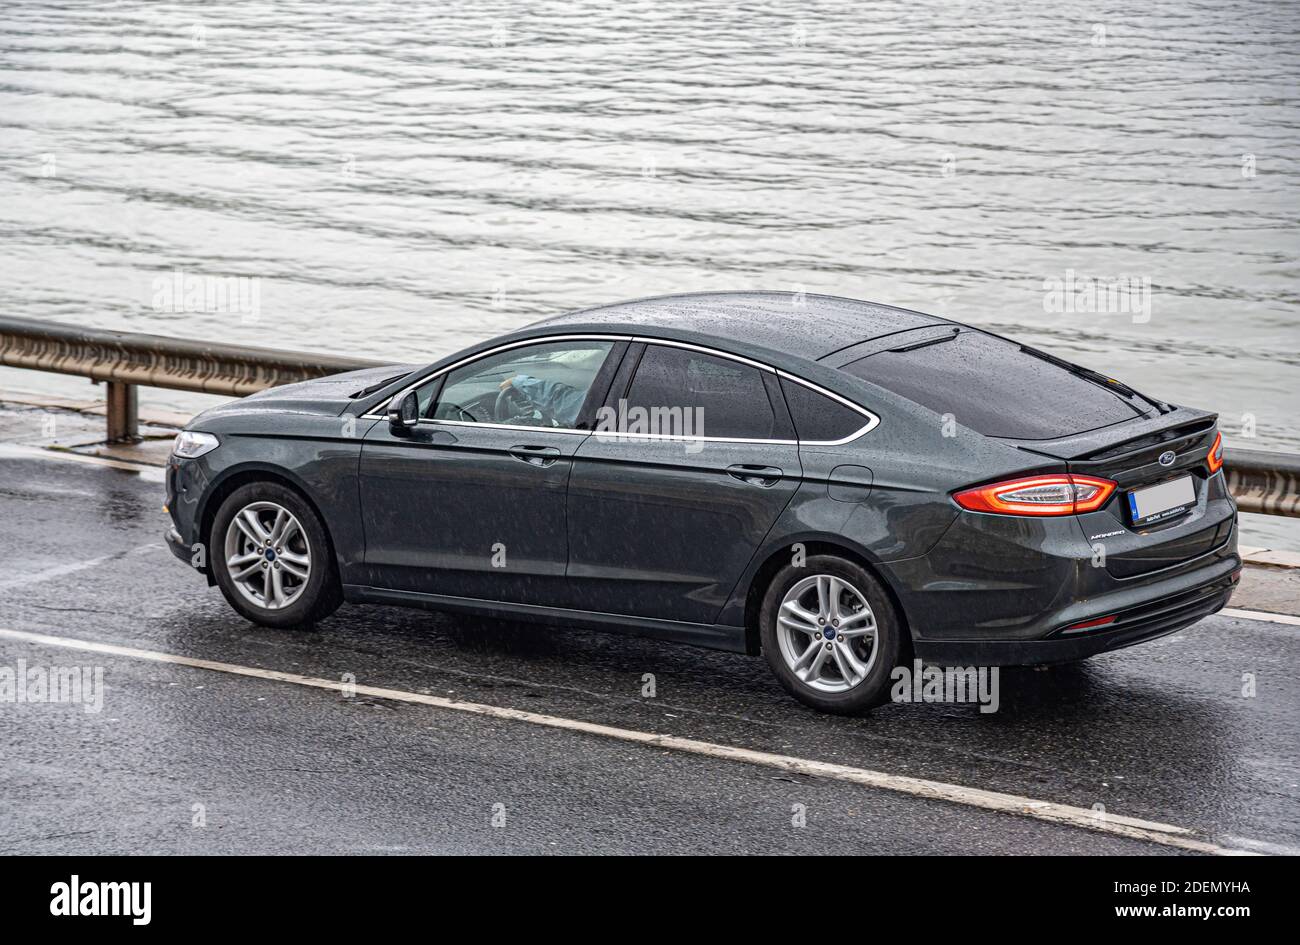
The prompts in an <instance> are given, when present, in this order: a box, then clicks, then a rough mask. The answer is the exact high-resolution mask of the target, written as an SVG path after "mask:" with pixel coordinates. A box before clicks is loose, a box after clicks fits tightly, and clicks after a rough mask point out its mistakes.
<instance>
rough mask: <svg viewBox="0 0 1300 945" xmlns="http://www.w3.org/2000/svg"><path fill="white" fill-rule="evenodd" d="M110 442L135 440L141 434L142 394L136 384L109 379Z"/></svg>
mask: <svg viewBox="0 0 1300 945" xmlns="http://www.w3.org/2000/svg"><path fill="white" fill-rule="evenodd" d="M106 386H107V387H108V411H107V413H108V442H110V443H116V442H119V441H121V440H134V439H137V438H139V436H140V396H139V390H138V388H137V387H136V386H135V385H134V384H123V383H121V382H120V381H109V382H108V383H107V385H106Z"/></svg>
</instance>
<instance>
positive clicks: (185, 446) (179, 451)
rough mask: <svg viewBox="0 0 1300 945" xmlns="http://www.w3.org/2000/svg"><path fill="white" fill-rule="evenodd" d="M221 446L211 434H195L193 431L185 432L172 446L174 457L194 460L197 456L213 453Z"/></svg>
mask: <svg viewBox="0 0 1300 945" xmlns="http://www.w3.org/2000/svg"><path fill="white" fill-rule="evenodd" d="M220 445H221V441H220V440H218V439H217V438H216V437H215V436H213V435H212V434H211V433H195V432H194V431H193V430H185V431H184V432H182V433H180V434H179V435H178V436H177V437H176V442H175V443H173V444H172V455H173V456H179V457H181V458H182V459H194V457H196V456H202V455H203V454H204V453H211V452H212V451H213V450H214V449H216V448H217V447H218V446H220Z"/></svg>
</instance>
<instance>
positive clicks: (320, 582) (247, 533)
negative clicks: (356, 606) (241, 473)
mask: <svg viewBox="0 0 1300 945" xmlns="http://www.w3.org/2000/svg"><path fill="white" fill-rule="evenodd" d="M208 551H209V556H210V558H211V561H212V567H213V570H214V572H215V575H216V578H217V584H218V585H219V586H220V588H221V593H222V594H224V595H225V597H226V600H227V601H229V602H230V606H232V607H234V608H235V610H237V611H239V613H241V614H242V615H243V616H245V617H247V618H248V619H249V620H251V621H253V622H254V623H259V624H262V625H263V626H267V627H295V626H300V625H304V624H311V623H314V622H315V621H317V620H320V619H322V618H324V617H327V616H329V615H330V614H332V613H333V612H334V611H335V610H336V609H338V606H339V604H340V603H341V602H342V600H343V596H342V590H341V588H340V586H339V579H338V575H337V572H336V569H335V565H334V553H333V549H332V548H331V547H330V541H329V536H328V535H326V533H325V526H324V525H323V524H322V523H321V521H320V518H319V517H318V516H317V515H316V513H315V511H314V510H313V509H312V507H311V506H310V505H308V504H307V502H306V501H305V500H304V499H303V498H302V497H301V496H300V495H298V493H296V492H294V491H293V490H292V489H288V488H286V487H285V486H282V485H279V484H278V483H272V482H254V483H250V484H248V485H246V486H241V487H240V488H238V489H236V490H235V491H234V492H232V493H231V494H230V495H229V496H227V497H226V500H225V501H224V502H222V503H221V507H220V508H219V509H217V514H216V517H215V518H214V519H213V522H212V531H211V533H210V535H209V548H208Z"/></svg>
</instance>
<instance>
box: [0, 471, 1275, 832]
mask: <svg viewBox="0 0 1300 945" xmlns="http://www.w3.org/2000/svg"><path fill="white" fill-rule="evenodd" d="M161 502H162V484H161V475H160V473H159V472H158V471H157V470H150V471H145V472H142V473H136V472H129V471H124V470H121V469H116V468H108V467H104V466H101V465H96V464H92V463H88V462H73V461H64V460H53V459H46V458H39V457H37V456H35V455H34V454H27V453H24V452H21V451H17V450H11V451H8V452H6V451H0V668H3V667H10V668H16V667H17V666H18V661H19V660H24V661H25V665H26V666H28V667H32V666H37V667H73V666H86V667H100V668H102V669H103V681H104V685H105V689H104V701H103V707H102V711H99V712H87V711H85V710H84V707H79V706H76V705H69V704H57V703H48V702H44V703H42V702H30V701H29V702H20V703H13V702H10V703H5V702H0V718H2V719H3V723H4V724H2V725H0V752H3V759H4V761H3V764H2V765H0V792H2V793H3V797H4V798H5V801H4V803H3V804H0V852H7V853H388V852H391V853H455V852H461V853H579V852H590V853H688V852H689V853H715V852H716V853H948V854H954V853H957V854H959V853H1008V854H1015V853H1034V852H1046V853H1142V854H1178V853H1187V852H1189V849H1188V845H1187V844H1182V845H1180V844H1181V840H1180V839H1178V838H1183V839H1187V840H1189V841H1190V842H1191V846H1192V847H1193V848H1195V845H1196V844H1201V843H1204V844H1208V845H1211V846H1214V847H1221V848H1226V849H1229V850H1247V851H1255V852H1294V851H1297V850H1300V801H1297V796H1298V795H1300V787H1298V785H1300V759H1298V757H1297V754H1298V753H1297V746H1300V626H1295V625H1288V624H1286V623H1281V622H1271V621H1266V620H1254V619H1239V618H1233V617H1226V616H1223V615H1216V616H1215V617H1212V618H1209V619H1207V620H1205V621H1203V622H1202V623H1200V624H1199V625H1197V626H1196V627H1194V628H1192V629H1190V630H1186V631H1183V632H1181V633H1179V634H1176V635H1174V636H1172V637H1168V638H1165V639H1163V640H1159V641H1156V642H1154V643H1151V644H1147V645H1144V646H1139V647H1135V648H1133V649H1129V650H1125V651H1122V652H1120V653H1115V654H1111V655H1108V656H1105V657H1100V658H1096V659H1093V660H1091V661H1089V662H1087V663H1084V664H1081V665H1079V666H1076V667H1065V668H1055V669H1051V670H1045V671H1044V670H1038V671H1035V670H1028V669H1025V670H1018V669H1011V670H1004V671H1003V673H1002V678H1001V705H1000V708H999V711H997V712H996V713H992V714H981V713H980V712H979V711H978V708H977V707H976V706H973V705H891V706H887V707H884V708H882V709H880V710H877V711H876V712H875V713H873V714H871V715H870V716H868V717H863V718H852V719H846V718H836V717H829V716H822V715H818V714H816V713H814V712H811V711H809V710H806V709H804V708H802V707H801V706H799V705H798V704H797V703H795V702H793V701H792V700H791V699H789V698H788V697H787V696H786V695H785V694H784V693H783V692H782V691H781V690H780V688H779V687H778V686H777V684H776V683H775V681H774V680H773V679H772V678H771V677H770V676H769V674H768V671H767V669H766V667H765V665H764V664H763V662H762V661H761V660H757V659H752V658H747V657H743V656H737V655H732V654H725V653H716V652H711V651H707V650H701V649H695V648H692V647H684V646H674V645H670V644H665V643H658V642H654V641H647V640H640V639H636V638H631V637H626V636H621V635H613V634H602V633H594V632H587V631H580V630H561V629H548V628H541V627H526V626H521V625H504V626H500V627H498V628H495V629H491V630H486V629H484V628H482V627H475V626H468V625H465V624H464V623H462V622H459V621H458V620H456V619H455V618H451V617H445V616H440V615H434V614H428V613H424V612H420V611H410V610H401V609H396V608H359V607H352V606H344V607H343V608H342V609H341V610H340V611H339V612H338V614H337V615H335V616H334V617H333V618H331V619H330V620H329V621H327V622H324V623H322V625H321V626H320V627H319V628H318V629H317V630H316V631H314V632H305V631H300V632H279V631H272V630H266V629H262V628H259V627H256V626H253V625H250V624H248V623H247V622H245V621H243V620H242V619H240V618H239V617H238V616H237V615H236V614H235V613H234V612H233V611H232V610H231V609H230V608H229V607H228V606H227V605H226V603H225V601H224V600H223V599H222V597H221V595H220V593H219V592H218V591H217V590H216V589H214V588H209V587H208V586H207V585H206V583H205V582H204V581H203V580H202V578H201V576H199V575H198V574H195V573H193V572H191V571H189V570H188V569H187V568H186V567H185V566H184V565H182V564H181V563H180V562H178V561H176V560H175V559H174V558H173V557H172V556H171V554H170V553H169V552H168V551H167V550H166V549H165V548H164V547H163V544H162V539H161V533H162V530H163V529H164V528H165V527H166V519H165V516H164V515H163V513H162V511H161ZM1234 604H1237V605H1238V606H1241V605H1240V604H1239V603H1238V602H1235V601H1234ZM29 634H40V635H44V636H47V637H55V638H58V641H68V643H69V644H72V645H75V644H78V643H87V642H88V643H90V644H94V645H102V647H104V648H107V650H108V651H107V652H103V651H99V652H96V651H87V650H84V649H76V648H70V646H69V645H64V644H62V643H60V642H58V641H55V642H53V643H47V642H37V641H35V640H33V639H32V638H31V637H30V636H28V635H29ZM114 648H128V649H130V650H132V651H139V653H137V654H135V655H123V653H122V652H121V651H120V649H114ZM167 657H181V658H186V659H190V660H195V661H216V662H220V663H222V664H229V665H230V666H233V667H237V668H239V669H238V671H227V670H222V669H211V668H199V667H196V666H194V665H179V664H175V663H169V662H160V661H159V660H160V659H165V658H167ZM261 671H272V672H281V673H291V674H296V675H298V676H303V677H312V678H316V679H320V680H328V681H339V682H350V681H355V682H356V683H357V684H358V685H360V686H363V687H365V686H369V687H381V688H384V689H390V690H396V691H399V692H400V693H404V694H413V695H411V698H415V699H418V698H420V697H423V696H433V697H440V698H443V699H448V700H463V701H465V702H468V703H472V704H474V705H477V706H488V707H500V708H507V709H519V710H525V711H527V712H530V713H537V714H540V715H544V716H546V717H547V718H549V719H555V720H560V725H561V727H557V725H556V724H554V723H551V722H547V723H545V724H537V723H535V722H530V721H526V720H525V721H520V720H515V719H510V718H500V717H495V716H493V715H490V714H489V715H484V714H480V713H478V712H464V711H458V710H457V709H455V708H446V707H441V706H438V705H426V704H421V703H420V702H418V701H410V699H409V698H406V697H404V696H399V697H395V698H377V697H373V696H369V695H366V694H365V693H364V692H359V693H358V694H356V695H355V696H351V697H350V696H349V694H348V693H347V692H341V691H337V690H332V689H323V688H319V687H317V686H314V685H302V684H299V683H296V682H293V681H282V680H279V679H274V678H264V676H257V675H249V673H258V672H261ZM646 674H652V675H653V677H654V683H655V696H654V697H653V698H647V697H645V696H644V695H643V687H644V686H645V677H646ZM1252 680H1253V686H1254V690H1253V692H1254V694H1253V695H1249V694H1243V689H1244V688H1247V691H1249V690H1248V684H1249V683H1250V682H1251V681H1252ZM568 723H596V724H600V725H605V726H610V727H613V728H615V729H617V730H618V731H619V732H623V733H662V734H668V735H673V736H679V737H681V738H683V739H689V740H690V743H689V744H690V745H691V746H694V745H698V744H705V745H709V746H724V747H726V748H739V749H749V750H752V751H755V752H762V753H770V754H776V755H781V756H793V757H795V758H799V759H807V760H809V761H814V762H830V763H834V764H837V765H841V766H847V767H848V768H851V769H862V770H865V771H868V772H874V773H876V774H881V775H886V776H901V778H902V779H903V782H904V783H905V784H911V783H913V782H911V781H908V780H907V779H927V780H932V781H936V782H942V783H943V784H945V785H950V786H954V787H955V788H956V789H961V788H965V789H976V790H975V791H972V792H970V793H971V797H976V796H977V792H978V791H993V792H1002V793H1005V794H1010V795H1015V796H1017V797H1019V798H1023V799H1026V808H1025V812H1026V813H1030V814H1032V813H1033V810H1034V808H1033V806H1032V805H1033V803H1034V802H1051V803H1056V804H1063V805H1070V806H1071V807H1074V808H1080V809H1083V810H1085V811H1095V812H1097V818H1098V821H1099V822H1105V820H1106V819H1107V818H1108V817H1112V818H1113V817H1132V818H1140V819H1142V820H1149V821H1154V822H1157V823H1158V824H1164V825H1172V826H1174V827H1177V828H1182V829H1183V830H1185V831H1186V832H1185V833H1174V834H1171V835H1170V836H1171V837H1174V838H1175V840H1174V842H1172V843H1168V842H1158V841H1153V840H1150V839H1134V838H1132V837H1131V836H1125V835H1120V833H1122V831H1120V832H1117V831H1115V830H1113V829H1112V830H1104V829H1101V830H1099V829H1088V828H1087V827H1086V826H1079V825H1075V824H1063V823H1057V822H1050V821H1049V820H1044V819H1039V817H1036V816H1020V815H1016V814H1009V813H1003V812H998V811H994V810H989V809H986V807H984V806H980V804H979V803H976V802H971V803H967V802H965V801H964V800H961V799H958V800H955V801H954V800H934V799H931V798H930V797H927V796H921V794H919V793H918V792H917V791H914V790H911V789H909V788H906V787H905V788H904V789H901V790H899V789H890V788H881V787H872V786H866V785H864V784H862V783H856V782H854V781H851V780H850V781H845V780H838V779H836V778H833V777H820V776H810V775H808V774H805V773H798V771H794V772H792V771H791V770H788V769H783V768H782V767H780V766H773V765H772V764H768V763H763V762H761V761H760V762H759V763H751V762H749V761H744V760H731V759H729V758H727V757H721V756H719V754H718V753H717V752H715V751H713V750H712V749H707V750H706V751H705V752H704V753H701V752H699V751H696V750H694V749H693V748H692V749H691V750H679V749H678V748H675V747H672V746H671V745H662V744H656V745H646V744H640V743H637V742H636V741H635V740H629V739H628V738H626V737H622V736H615V737H606V736H602V735H595V734H590V733H587V732H583V731H576V730H573V729H571V728H565V727H562V726H563V725H564V724H568ZM1103 811H1104V814H1103Z"/></svg>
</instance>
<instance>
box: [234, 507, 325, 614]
mask: <svg viewBox="0 0 1300 945" xmlns="http://www.w3.org/2000/svg"><path fill="white" fill-rule="evenodd" d="M225 557H226V569H227V570H228V571H229V572H230V579H231V582H232V583H233V584H234V586H235V589H236V590H238V592H239V593H240V594H241V595H242V596H243V597H244V598H245V599H247V600H248V601H249V602H250V603H251V604H253V605H255V606H257V607H261V608H263V609H264V610H281V609H283V608H285V607H288V606H289V605H290V604H292V603H293V602H294V601H296V600H297V599H298V598H299V596H301V594H302V592H303V589H304V588H306V586H307V581H308V579H309V578H310V577H311V545H310V544H309V543H308V541H307V534H306V532H304V531H303V528H302V524H301V523H300V522H299V521H298V519H297V518H296V517H295V516H294V514H293V513H292V512H290V511H289V510H288V509H286V508H285V507H284V506H282V505H277V504H276V503H274V502H252V503H250V504H248V505H246V506H244V507H243V508H242V509H240V510H239V511H238V512H237V513H236V514H235V517H234V518H232V519H231V520H230V525H229V527H227V528H226V546H225Z"/></svg>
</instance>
